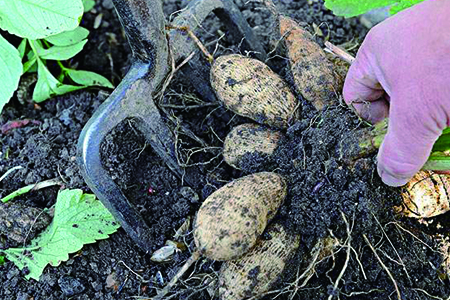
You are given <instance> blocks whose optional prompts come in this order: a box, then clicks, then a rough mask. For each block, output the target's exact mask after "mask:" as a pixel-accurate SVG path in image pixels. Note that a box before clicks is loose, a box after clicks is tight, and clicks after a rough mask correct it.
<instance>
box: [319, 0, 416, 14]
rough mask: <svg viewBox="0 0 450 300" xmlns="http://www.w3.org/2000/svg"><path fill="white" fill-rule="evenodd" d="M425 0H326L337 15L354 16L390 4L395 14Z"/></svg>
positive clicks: (329, 7)
mask: <svg viewBox="0 0 450 300" xmlns="http://www.w3.org/2000/svg"><path fill="white" fill-rule="evenodd" d="M422 1H423V0H325V7H326V8H328V9H331V10H332V11H333V13H334V14H335V15H337V16H342V17H346V18H349V17H354V16H358V15H361V14H364V13H366V12H368V11H371V10H373V9H376V8H380V7H385V6H390V5H392V7H391V10H390V13H391V14H394V13H397V12H399V11H401V10H403V9H406V8H408V7H410V6H412V5H414V4H417V3H419V2H422Z"/></svg>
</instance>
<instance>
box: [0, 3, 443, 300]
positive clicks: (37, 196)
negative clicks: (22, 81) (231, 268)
mask: <svg viewBox="0 0 450 300" xmlns="http://www.w3.org/2000/svg"><path fill="white" fill-rule="evenodd" d="M185 2H186V1H181V0H174V1H172V0H166V1H164V9H165V12H166V14H167V15H170V14H171V13H173V12H175V11H177V10H179V9H181V8H182V7H183V6H184V3H185ZM236 2H237V3H238V6H239V7H240V8H241V10H242V11H243V13H244V16H245V17H246V18H247V20H248V22H249V24H250V25H251V27H253V28H254V30H255V33H256V34H257V36H258V37H259V38H260V39H261V41H262V43H263V45H264V47H265V49H266V51H267V52H269V51H270V50H272V49H273V47H274V42H273V39H272V38H271V30H272V28H273V26H272V25H271V24H273V23H271V22H273V19H272V18H270V14H269V12H268V11H267V10H266V9H265V8H264V7H263V6H262V5H261V4H259V3H258V2H257V1H248V2H246V1H241V0H238V1H236ZM279 8H280V10H281V11H282V12H284V13H286V14H287V15H289V16H291V17H293V18H294V19H296V20H297V21H299V22H304V23H305V24H309V25H310V29H311V31H312V32H315V33H316V38H317V40H318V41H319V42H321V43H322V42H323V40H324V38H328V39H329V40H330V41H331V42H333V43H334V44H343V43H349V44H354V45H358V43H359V42H360V41H361V40H362V39H363V38H364V36H365V34H366V32H367V30H366V29H365V28H364V27H363V26H362V25H361V24H360V23H359V22H358V21H357V20H356V19H349V20H344V19H342V18H337V17H334V16H333V15H332V14H331V13H330V12H328V11H326V10H325V9H324V8H323V7H322V4H321V3H320V2H318V1H316V0H308V1H307V0H304V1H280V3H279ZM100 16H101V17H102V19H101V23H100V27H99V28H98V29H93V26H94V23H95V20H96V19H97V21H98V20H99V18H100ZM313 24H314V25H313ZM82 25H83V26H85V27H87V28H89V29H90V30H91V35H90V39H89V42H88V44H87V45H86V48H85V50H83V52H82V53H81V54H80V55H78V56H77V57H76V58H75V60H74V61H73V62H72V63H74V64H75V63H76V64H78V66H79V68H80V69H86V70H92V71H96V72H98V73H100V74H102V75H104V76H106V77H108V78H109V79H111V80H112V81H113V83H114V84H115V85H117V84H118V83H119V82H120V80H121V78H122V77H123V76H124V74H125V73H126V71H127V68H128V66H129V65H130V59H131V56H130V50H129V48H128V45H127V43H126V40H125V38H124V34H123V31H122V29H121V27H120V24H119V22H118V20H117V17H116V15H115V14H114V11H113V7H112V3H111V2H110V1H108V0H98V1H97V5H96V6H95V8H94V9H93V10H92V11H91V12H89V13H87V14H86V15H85V17H84V19H83V22H82ZM222 32H225V33H226V29H225V28H222V27H221V23H220V22H219V21H218V19H215V18H211V19H209V20H208V21H207V23H206V24H205V25H204V26H203V30H199V31H198V32H197V34H198V36H200V37H201V38H202V39H204V40H205V41H211V40H215V39H217V38H219V37H220V35H221V33H222ZM238 43H239V41H232V40H228V39H227V37H226V36H225V38H223V39H221V40H220V41H219V47H218V48H217V49H218V50H217V53H216V55H218V54H221V53H231V52H235V51H239V49H238V47H237V44H238ZM211 47H212V48H211V52H213V51H214V49H215V48H214V47H215V45H212V46H211ZM355 49H356V48H355ZM274 53H276V54H279V55H278V56H274V57H273V59H271V60H269V61H268V64H269V65H270V66H271V67H272V68H273V69H274V70H275V71H276V72H278V73H279V74H281V75H282V76H283V77H285V78H286V79H287V81H288V82H289V75H288V72H287V68H286V66H287V64H286V60H285V59H283V58H282V55H283V52H282V51H281V49H279V50H277V51H276V52H274ZM180 74H181V73H180ZM180 77H181V76H175V78H174V80H173V81H172V84H171V85H170V87H169V88H168V90H167V91H166V96H165V99H164V103H165V104H166V109H170V110H172V111H173V115H174V116H175V117H176V118H177V120H179V121H180V122H181V124H183V125H184V126H185V127H187V128H189V129H191V130H192V131H193V132H194V133H195V134H196V135H197V136H198V137H200V138H202V139H203V140H204V141H205V142H206V143H207V144H208V146H209V147H210V149H209V150H208V151H206V150H204V151H198V152H196V153H195V154H194V155H193V156H192V157H191V158H192V162H193V163H202V165H201V167H200V171H201V172H202V174H199V176H205V178H206V180H207V184H206V185H205V186H204V187H203V188H202V189H201V190H192V189H191V188H189V187H187V186H183V184H182V182H181V181H180V180H179V179H178V178H177V177H176V176H174V175H173V174H172V173H171V172H170V171H169V170H168V169H167V168H166V167H165V165H164V164H163V162H162V161H161V159H160V158H159V157H158V156H157V155H156V154H155V153H154V152H153V151H152V149H151V147H150V146H148V145H147V143H146V142H145V139H144V137H143V136H142V134H141V133H140V132H138V131H137V129H136V127H135V125H134V123H133V120H131V119H130V120H127V121H126V122H123V123H122V124H120V125H119V126H118V127H117V128H116V130H115V131H114V132H113V133H112V134H110V135H109V136H108V137H107V138H106V140H105V141H104V142H103V145H102V151H103V162H104V165H105V167H106V168H107V169H108V170H109V171H110V175H111V178H112V180H114V181H115V182H116V183H117V184H118V185H119V186H120V187H121V188H122V190H123V191H124V193H125V194H126V195H127V197H128V198H129V199H132V200H133V202H134V203H135V205H136V206H137V207H138V209H139V211H140V213H141V214H142V215H143V216H144V217H145V219H146V221H147V223H148V225H149V226H150V228H151V230H152V233H153V241H151V243H152V248H153V249H154V250H156V249H158V248H160V247H162V246H163V245H164V243H165V242H166V241H167V240H170V239H173V234H174V233H175V230H177V229H178V228H179V227H180V226H181V225H182V224H183V223H184V222H185V221H186V219H187V218H189V217H190V218H192V217H193V216H194V214H195V212H196V210H197V209H198V207H199V206H200V204H201V201H202V200H203V199H205V198H206V197H207V196H208V195H209V194H211V193H212V192H213V191H214V190H216V189H217V188H219V187H220V186H222V185H224V184H225V183H226V182H228V181H230V180H231V179H233V178H238V177H241V176H243V175H245V174H248V173H252V172H254V171H258V170H256V169H254V168H248V169H246V170H244V171H242V172H241V171H237V170H235V169H233V168H231V167H229V166H227V165H226V164H225V163H224V162H223V161H222V158H221V155H220V151H221V150H220V149H221V146H222V141H223V139H224V137H225V136H226V134H227V133H228V132H229V131H230V130H231V128H233V127H234V126H236V125H238V124H242V123H244V122H246V121H248V120H246V119H244V118H241V117H238V116H235V115H234V114H233V113H231V112H230V111H227V110H226V109H225V108H223V107H221V106H220V105H219V104H217V105H216V106H210V105H207V106H204V107H201V108H199V105H200V106H201V104H202V103H203V102H202V100H201V99H199V98H198V96H196V94H195V92H194V91H193V88H192V87H190V86H187V85H186V84H185V83H184V81H183V78H180ZM25 88H26V86H25ZM107 96H108V91H105V90H96V89H92V90H88V91H82V92H76V93H72V94H70V95H67V96H61V97H57V98H55V99H52V100H50V101H47V102H45V103H42V104H40V105H35V104H33V103H27V104H25V105H22V104H20V103H19V102H18V101H17V99H13V100H12V101H11V103H10V104H8V105H7V106H6V108H5V110H4V112H3V113H2V115H1V116H0V125H1V126H4V125H5V124H7V122H8V121H13V120H23V119H30V120H34V121H35V122H31V123H29V124H28V125H26V126H23V127H21V128H15V129H10V130H9V131H7V132H4V133H2V135H1V136H0V145H1V149H0V156H1V160H0V175H1V174H4V173H5V172H6V171H8V170H9V169H11V168H13V167H17V166H21V167H23V168H22V169H20V170H17V171H15V172H14V173H12V174H11V175H9V176H8V177H6V178H5V179H3V180H2V181H1V182H0V196H4V195H6V194H8V193H10V192H12V191H14V190H16V189H18V188H20V187H22V186H25V185H27V184H33V183H36V182H40V181H43V180H46V179H51V178H59V179H60V180H61V181H62V182H63V183H64V188H81V189H83V190H85V191H86V192H88V191H89V190H88V188H87V186H86V184H85V183H84V181H83V178H82V176H81V174H80V173H79V169H78V167H77V164H76V153H77V151H76V144H77V140H78V136H79V134H80V132H81V129H82V128H83V126H84V124H85V123H86V122H87V121H88V119H89V118H90V116H91V115H92V113H93V112H94V111H95V109H96V108H97V107H98V106H99V105H100V103H101V102H102V101H104V100H105V99H106V97H107ZM28 98H30V97H28ZM299 101H301V102H302V104H303V105H302V120H301V121H299V122H297V123H296V124H294V125H293V126H292V127H290V128H289V129H288V130H287V140H286V142H285V143H284V144H283V146H282V147H281V148H280V149H279V150H278V153H277V155H276V156H275V158H274V159H273V160H271V161H267V162H266V163H265V164H264V166H263V167H262V168H260V169H264V170H268V171H275V172H278V173H280V174H283V175H285V176H286V178H287V179H288V183H289V195H288V198H287V200H286V202H285V204H284V205H283V207H282V208H281V209H280V212H279V214H278V217H277V218H276V220H275V221H277V222H282V223H283V224H284V225H285V226H286V227H287V228H288V229H289V230H290V232H291V233H292V234H297V233H298V234H301V237H302V242H301V247H300V250H299V252H298V253H297V255H296V257H295V258H294V260H293V262H292V263H291V264H290V268H289V269H288V270H287V271H286V272H285V274H284V276H283V278H282V279H280V280H279V284H278V286H277V287H275V290H276V291H275V292H274V293H273V294H270V295H267V299H273V298H275V296H277V299H291V298H290V297H291V296H293V299H311V300H319V299H328V298H329V295H331V294H332V295H335V296H336V297H334V299H337V297H339V298H340V299H383V300H384V299H397V296H396V290H395V288H394V281H395V282H396V284H397V286H398V289H399V291H400V292H401V294H402V296H403V298H402V299H446V298H447V297H448V296H449V295H450V288H449V285H448V283H449V282H448V277H447V275H446V274H445V272H444V271H443V270H442V269H441V268H440V265H441V263H442V256H441V254H440V253H439V252H438V247H437V244H436V243H435V242H434V241H433V240H432V238H431V237H432V235H434V234H436V233H438V231H439V229H438V228H439V227H442V226H443V227H444V228H445V224H446V223H447V222H448V221H447V219H448V216H446V215H444V216H442V217H439V218H435V219H434V220H433V224H432V226H428V227H427V226H424V225H420V224H419V223H418V222H416V221H415V220H413V221H411V220H404V219H399V218H398V217H396V216H395V215H394V214H393V212H392V207H393V206H394V205H396V204H399V201H400V200H399V196H398V190H397V189H391V188H388V187H386V186H384V185H383V184H382V183H381V182H380V179H379V178H378V176H377V174H376V171H375V165H374V158H373V157H368V158H365V159H363V160H360V161H358V162H357V163H356V164H355V165H353V166H348V165H346V164H345V163H344V162H343V161H342V159H341V158H340V154H339V150H340V149H342V148H343V147H345V146H346V143H345V142H344V143H343V142H342V136H343V135H344V134H346V133H349V132H351V131H352V130H354V129H358V128H361V127H363V126H364V124H362V123H361V121H360V120H359V119H358V118H356V117H355V116H354V115H353V113H352V112H351V111H350V110H349V109H347V108H346V107H345V105H342V104H340V103H339V99H338V97H337V98H336V104H335V105H333V106H331V107H330V108H329V109H327V110H326V111H322V112H316V111H315V110H314V109H313V108H312V107H311V106H310V105H309V104H307V103H306V102H305V101H303V100H302V99H301V97H299ZM167 104H172V105H178V106H181V105H185V106H189V105H193V104H195V105H197V107H196V108H195V109H186V108H185V109H177V108H167V107H168V106H167ZM168 123H169V124H170V125H171V126H173V125H174V124H172V123H170V122H168ZM173 128H175V126H173ZM179 141H180V145H181V148H180V152H182V153H184V154H186V153H189V149H192V147H198V145H197V144H195V142H194V141H192V140H190V139H189V138H187V137H185V136H183V135H180V140H179ZM58 190H59V187H53V188H46V189H44V190H41V191H37V192H32V193H30V194H27V195H24V196H21V197H19V198H18V199H15V200H14V202H17V203H20V204H23V205H27V206H32V207H39V208H45V207H50V206H52V205H53V204H54V203H55V199H56V195H57V192H58ZM149 190H151V192H149ZM343 215H344V216H345V219H344V218H343V217H342V216H343ZM344 220H347V224H346V222H345V221H344ZM437 224H440V225H442V226H437ZM347 225H349V227H350V230H351V232H350V233H349V232H348V231H347ZM440 230H441V231H443V230H442V229H440ZM330 235H331V236H334V237H335V238H336V239H335V240H336V241H339V242H340V244H339V245H337V246H336V248H334V253H333V255H332V257H330V258H329V259H327V260H325V261H323V262H322V263H320V264H318V265H317V266H316V268H315V274H314V275H313V276H312V277H311V278H310V279H309V281H308V282H305V284H304V286H302V283H304V278H303V279H301V280H300V281H297V284H296V278H298V276H299V274H301V273H302V272H303V270H304V269H305V268H306V266H307V265H308V262H309V261H310V260H311V253H312V251H313V248H314V245H315V243H316V241H317V240H318V239H319V238H322V237H326V236H330ZM350 236H351V239H350V240H349V239H348V238H349V237H350ZM363 236H366V237H367V239H368V241H369V243H368V242H367V241H365V239H364V238H363ZM184 242H185V243H186V244H187V245H188V246H189V248H190V249H191V250H192V246H193V243H192V235H191V234H187V235H186V237H185V239H184ZM369 244H370V245H372V246H373V247H374V248H375V249H376V252H377V253H378V255H379V258H380V259H381V260H382V261H383V262H384V264H385V268H384V267H383V266H381V265H380V263H379V260H378V259H377V258H376V257H375V255H374V252H373V251H372V250H371V248H370V246H369ZM347 251H349V252H350V257H349V259H347ZM188 257H189V251H184V252H180V253H176V254H175V256H174V258H173V260H172V261H171V262H168V263H165V264H157V263H154V262H152V261H151V260H150V255H149V254H146V253H144V252H143V251H141V250H140V249H139V248H138V247H137V246H136V245H135V244H134V243H133V242H132V240H131V239H130V238H129V237H128V236H127V235H126V234H125V232H124V231H123V230H122V229H120V230H119V231H118V232H117V233H115V234H113V235H112V236H111V237H110V238H109V239H107V240H102V241H100V242H98V243H96V244H92V245H87V246H85V247H84V248H83V249H82V250H81V251H79V252H78V253H76V254H73V255H71V256H70V259H69V261H67V262H62V263H61V265H60V266H58V267H47V268H46V269H45V271H44V274H43V275H42V276H41V279H40V281H39V282H37V281H34V280H30V281H27V280H25V279H24V276H23V274H22V273H23V272H21V271H19V270H18V269H17V268H16V267H15V266H14V265H13V263H11V262H6V263H5V264H4V265H2V266H0V287H1V288H0V299H5V300H7V299H8V300H9V299H14V300H15V299H17V300H19V299H20V300H25V299H34V300H38V299H46V300H47V299H48V300H50V299H64V298H70V299H99V300H102V299H147V298H150V297H151V296H153V295H154V294H155V291H156V290H158V289H160V288H161V287H162V286H163V285H164V284H165V283H166V282H167V281H168V280H169V279H170V278H171V277H172V276H173V275H174V274H175V272H176V271H177V269H178V268H179V267H180V266H181V265H182V264H183V263H184V262H185V261H186V259H187V258H188ZM219 267H220V263H217V262H212V261H208V260H200V261H199V262H198V263H197V264H196V265H195V268H192V272H190V273H189V274H188V275H186V276H185V279H184V280H182V281H181V282H180V283H179V284H178V285H177V287H176V288H175V289H174V293H176V294H172V295H173V296H172V298H171V299H212V298H214V297H213V293H212V290H213V289H211V288H209V289H207V288H205V283H207V282H210V280H211V279H212V280H213V279H214V278H215V277H216V275H217V271H218V269H219ZM343 269H344V270H345V272H344V273H343V276H342V278H341V279H340V281H339V284H337V289H334V288H333V285H334V284H335V282H336V279H337V278H338V277H339V275H340V273H341V271H342V270H343ZM386 269H388V270H390V272H391V273H392V274H393V279H394V280H392V278H390V277H389V275H388V273H387V271H386ZM211 286H212V285H211ZM140 297H142V298H140Z"/></svg>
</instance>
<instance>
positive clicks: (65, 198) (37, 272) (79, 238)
mask: <svg viewBox="0 0 450 300" xmlns="http://www.w3.org/2000/svg"><path fill="white" fill-rule="evenodd" d="M118 228H119V225H118V223H117V222H116V221H115V220H114V218H113V216H112V215H111V213H110V212H109V211H108V210H107V209H106V208H105V207H104V206H103V204H102V203H101V202H100V201H98V200H96V199H95V195H90V194H83V191H81V190H64V191H61V192H60V193H59V194H58V199H57V200H56V205H55V214H54V218H53V221H52V223H51V224H50V225H49V226H48V227H47V228H46V230H45V231H44V232H43V233H41V234H40V235H39V236H38V237H37V238H35V239H33V240H32V241H31V244H30V245H29V246H28V247H25V248H10V249H7V250H2V252H3V253H4V254H6V258H7V259H9V260H10V261H12V262H14V264H15V265H16V266H17V267H18V268H19V269H21V270H22V269H23V268H25V267H26V268H28V270H29V274H28V275H27V276H26V278H27V279H29V278H33V279H35V280H39V277H40V276H41V274H42V272H43V270H44V268H45V267H46V266H47V265H48V264H50V265H51V266H57V265H59V264H60V263H61V262H63V261H66V260H68V259H69V254H70V253H74V252H77V251H78V250H80V249H81V248H82V247H83V245H85V244H90V243H95V242H96V241H97V240H100V239H106V238H108V236H109V234H112V233H114V232H115V231H117V229H118Z"/></svg>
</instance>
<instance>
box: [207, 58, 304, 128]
mask: <svg viewBox="0 0 450 300" xmlns="http://www.w3.org/2000/svg"><path fill="white" fill-rule="evenodd" d="M211 85H212V87H213V89H214V91H215V92H216V95H217V97H218V98H219V100H221V101H222V102H223V103H224V104H225V106H226V107H227V108H228V109H230V110H231V111H233V112H234V113H236V114H238V115H241V116H244V117H248V118H250V119H252V120H255V121H256V122H258V123H260V124H265V125H268V126H273V127H277V128H287V127H288V126H289V124H290V123H291V122H292V121H294V120H295V119H296V118H297V112H296V111H297V108H298V106H299V103H298V101H297V100H296V99H295V96H294V94H293V93H292V92H291V91H290V89H289V87H288V85H287V84H286V83H285V82H284V81H283V79H282V78H281V77H280V76H279V75H278V74H276V73H275V72H273V71H272V70H271V69H270V68H269V67H268V66H267V65H266V64H264V63H263V62H261V61H259V60H256V59H253V58H249V57H245V56H242V55H239V54H231V55H224V56H221V57H219V58H217V59H216V61H215V62H214V64H213V66H212V68H211Z"/></svg>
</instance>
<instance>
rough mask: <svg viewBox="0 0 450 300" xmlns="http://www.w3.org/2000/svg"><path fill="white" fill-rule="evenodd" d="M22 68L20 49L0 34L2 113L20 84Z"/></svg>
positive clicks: (0, 94) (0, 105)
mask: <svg viewBox="0 0 450 300" xmlns="http://www.w3.org/2000/svg"><path fill="white" fill-rule="evenodd" d="M22 70H23V67H22V59H21V58H20V53H19V51H18V50H17V49H16V48H14V46H13V45H11V44H10V43H9V42H8V41H7V40H6V39H5V38H3V37H2V36H1V35H0V74H2V76H1V80H0V113H1V112H2V110H3V106H5V104H6V103H8V101H9V99H10V98H11V97H12V95H13V94H14V91H15V90H16V89H17V87H18V86H19V80H20V76H21V75H22Z"/></svg>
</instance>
